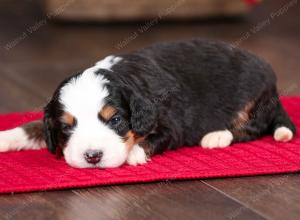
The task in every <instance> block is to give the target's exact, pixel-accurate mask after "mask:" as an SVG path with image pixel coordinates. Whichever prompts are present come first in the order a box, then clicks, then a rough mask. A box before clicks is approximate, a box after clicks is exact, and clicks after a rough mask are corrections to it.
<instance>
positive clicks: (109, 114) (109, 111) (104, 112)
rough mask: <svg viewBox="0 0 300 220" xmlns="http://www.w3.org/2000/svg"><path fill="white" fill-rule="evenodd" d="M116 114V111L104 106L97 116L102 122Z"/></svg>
mask: <svg viewBox="0 0 300 220" xmlns="http://www.w3.org/2000/svg"><path fill="white" fill-rule="evenodd" d="M116 112H117V110H116V109H115V108H114V107H112V106H110V105H105V106H104V107H103V108H102V110H101V111H100V112H99V114H100V116H101V117H102V118H103V119H104V120H106V121H108V120H109V119H110V118H111V117H112V116H114V114H115V113H116Z"/></svg>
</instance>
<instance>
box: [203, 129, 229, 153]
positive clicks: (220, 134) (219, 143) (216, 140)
mask: <svg viewBox="0 0 300 220" xmlns="http://www.w3.org/2000/svg"><path fill="white" fill-rule="evenodd" d="M232 141H233V135H232V133H231V132H230V131H229V130H223V131H214V132H210V133H208V134H206V135H205V136H204V137H203V138H202V140H201V146H202V147H203V148H208V149H213V148H224V147H228V146H229V145H230V144H231V143H232Z"/></svg>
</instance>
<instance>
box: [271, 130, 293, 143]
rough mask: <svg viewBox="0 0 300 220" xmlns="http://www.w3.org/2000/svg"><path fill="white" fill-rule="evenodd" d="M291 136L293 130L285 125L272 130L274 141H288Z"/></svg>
mask: <svg viewBox="0 0 300 220" xmlns="http://www.w3.org/2000/svg"><path fill="white" fill-rule="evenodd" d="M293 136H294V135H293V132H292V131H291V130H290V129H289V128H287V127H279V128H277V129H276V130H275V132H274V139H275V141H281V142H288V141H290V140H292V139H293Z"/></svg>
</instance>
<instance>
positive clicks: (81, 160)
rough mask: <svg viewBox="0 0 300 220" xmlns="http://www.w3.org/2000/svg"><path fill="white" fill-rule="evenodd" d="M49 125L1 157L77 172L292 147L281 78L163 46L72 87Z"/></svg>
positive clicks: (242, 63)
mask: <svg viewBox="0 0 300 220" xmlns="http://www.w3.org/2000/svg"><path fill="white" fill-rule="evenodd" d="M44 113H45V116H44V120H43V121H36V122H32V123H29V124H25V125H23V126H22V127H19V128H15V129H13V130H9V131H4V132H1V133H0V151H2V152H4V151H9V150H21V149H38V148H41V147H43V146H46V145H47V146H48V149H49V150H50V151H51V152H52V153H55V152H59V151H60V150H61V151H62V152H63V155H64V157H65V160H66V162H67V163H68V164H69V165H71V166H73V167H79V168H84V167H101V168H107V167H118V166H120V165H122V164H123V163H125V162H127V163H128V164H130V165H137V164H143V163H146V162H147V159H148V158H149V157H150V156H151V155H153V154H157V153H161V152H163V151H165V150H168V149H175V148H177V147H180V146H195V145H201V146H202V147H203V148H210V149H212V148H223V147H227V146H229V145H231V144H232V143H234V142H241V141H250V140H253V139H257V138H259V137H261V136H263V135H267V134H272V135H273V137H274V139H275V140H276V141H290V140H291V139H292V138H293V135H294V134H295V127H294V125H293V123H292V122H291V120H290V119H289V117H288V115H287V113H286V112H285V111H284V109H283V107H282V105H281V103H280V101H279V97H278V93H277V90H276V77H275V75H274V73H273V70H272V68H271V67H270V65H268V64H267V63H266V62H265V61H263V60H262V59H260V58H258V57H256V56H255V55H253V54H251V53H248V52H247V51H244V50H242V49H239V48H235V47H232V46H231V45H228V44H225V43H220V42H211V41H206V40H199V39H195V40H190V41H181V42H172V43H160V44H155V45H152V46H150V47H147V48H144V49H140V50H137V51H133V52H131V53H127V54H120V55H111V56H108V57H106V58H104V59H103V60H101V61H99V62H98V63H96V65H95V66H93V67H91V68H88V69H86V70H84V71H83V72H81V73H78V74H76V75H73V76H71V77H69V78H67V79H66V80H64V81H63V82H62V83H61V84H60V85H59V86H58V88H57V90H56V91H55V93H54V95H53V97H52V99H51V101H50V102H49V103H48V104H47V106H46V107H45V109H44Z"/></svg>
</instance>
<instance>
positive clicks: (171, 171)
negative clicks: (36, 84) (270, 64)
mask: <svg viewBox="0 0 300 220" xmlns="http://www.w3.org/2000/svg"><path fill="white" fill-rule="evenodd" d="M282 101H283V104H284V106H285V108H286V110H287V111H288V113H289V115H290V116H291V117H292V119H293V121H294V122H295V123H296V125H297V127H298V130H300V97H292V98H283V99H282ZM41 117H42V114H41V113H13V114H7V115H0V130H4V129H9V128H13V127H15V126H18V125H20V124H22V123H25V122H28V121H31V120H34V119H38V118H41ZM299 145H300V137H299V134H298V135H297V136H296V138H295V139H294V140H293V141H292V142H290V143H278V142H275V141H273V139H272V137H265V138H263V139H261V140H258V141H253V142H249V143H244V144H235V145H233V146H232V147H229V148H225V149H215V150H205V149H202V148H201V147H192V148H187V147H185V148H181V149H179V150H176V151H169V152H166V153H164V154H163V155H158V156H155V157H153V158H152V161H150V162H149V163H147V164H146V165H143V166H137V167H132V166H127V165H124V166H123V167H121V168H116V169H105V170H100V169H74V168H71V167H69V166H68V165H67V164H66V163H65V162H64V160H63V159H60V160H58V159H56V157H55V156H54V155H51V154H50V153H48V152H47V151H46V150H37V151H34V150H31V151H22V152H7V153H0V193H11V192H29V191H41V190H55V189H67V188H79V187H89V186H102V185H111V184H128V183H141V182H153V181H161V180H184V179H199V178H213V177H234V176H254V175H262V174H275V173H290V172H298V171H300V146H299Z"/></svg>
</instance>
